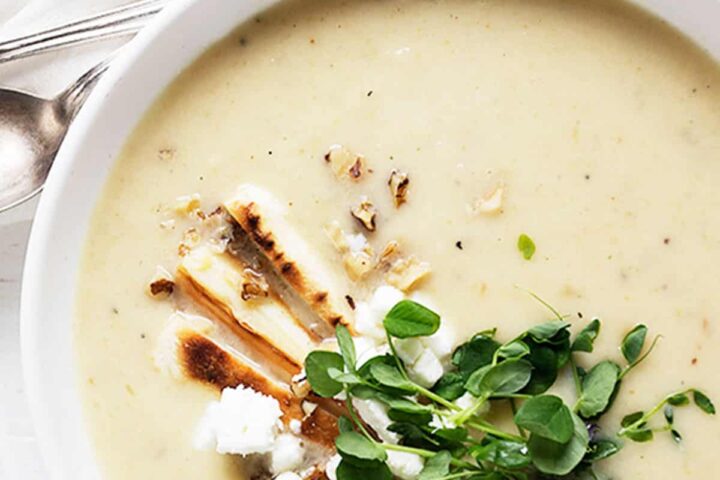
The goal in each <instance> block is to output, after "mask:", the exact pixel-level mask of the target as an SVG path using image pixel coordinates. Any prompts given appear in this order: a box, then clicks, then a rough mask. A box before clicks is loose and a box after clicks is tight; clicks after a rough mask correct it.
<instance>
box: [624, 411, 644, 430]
mask: <svg viewBox="0 0 720 480" xmlns="http://www.w3.org/2000/svg"><path fill="white" fill-rule="evenodd" d="M643 415H645V412H633V413H630V414H628V415H625V416H624V417H623V419H622V420H621V421H620V426H622V427H623V428H625V427H629V426H630V425H632V424H633V423H635V422H637V421H638V420H640V419H641V418H643Z"/></svg>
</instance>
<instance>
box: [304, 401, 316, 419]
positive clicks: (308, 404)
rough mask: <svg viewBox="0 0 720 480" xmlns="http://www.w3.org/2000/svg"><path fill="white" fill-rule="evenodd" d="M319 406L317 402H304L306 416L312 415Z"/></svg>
mask: <svg viewBox="0 0 720 480" xmlns="http://www.w3.org/2000/svg"><path fill="white" fill-rule="evenodd" d="M316 408H317V403H313V402H307V401H305V402H302V409H303V413H304V414H305V416H308V415H311V414H312V413H313V412H314V411H315V409H316Z"/></svg>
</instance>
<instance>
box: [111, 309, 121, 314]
mask: <svg viewBox="0 0 720 480" xmlns="http://www.w3.org/2000/svg"><path fill="white" fill-rule="evenodd" d="M112 312H113V313H114V314H115V315H117V314H118V313H120V310H118V309H117V308H115V307H113V308H112Z"/></svg>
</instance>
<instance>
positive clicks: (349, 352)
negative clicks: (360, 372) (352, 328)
mask: <svg viewBox="0 0 720 480" xmlns="http://www.w3.org/2000/svg"><path fill="white" fill-rule="evenodd" d="M335 337H336V338H337V342H338V347H339V348H340V354H341V355H342V357H343V361H344V362H345V366H347V368H348V370H349V371H351V372H354V371H355V363H356V362H357V360H356V357H355V343H353V339H352V337H351V336H350V332H349V331H348V329H347V327H346V326H345V325H343V324H341V323H338V325H337V327H335Z"/></svg>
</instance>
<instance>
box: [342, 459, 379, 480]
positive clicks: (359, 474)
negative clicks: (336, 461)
mask: <svg viewBox="0 0 720 480" xmlns="http://www.w3.org/2000/svg"><path fill="white" fill-rule="evenodd" d="M336 475H337V480H368V479H372V480H392V478H393V476H392V473H391V472H390V469H389V468H388V466H387V465H386V464H385V463H381V462H373V463H372V464H370V465H365V466H363V467H358V466H356V465H353V464H352V463H350V462H348V461H346V460H342V461H341V462H340V465H338V468H337V471H336Z"/></svg>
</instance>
